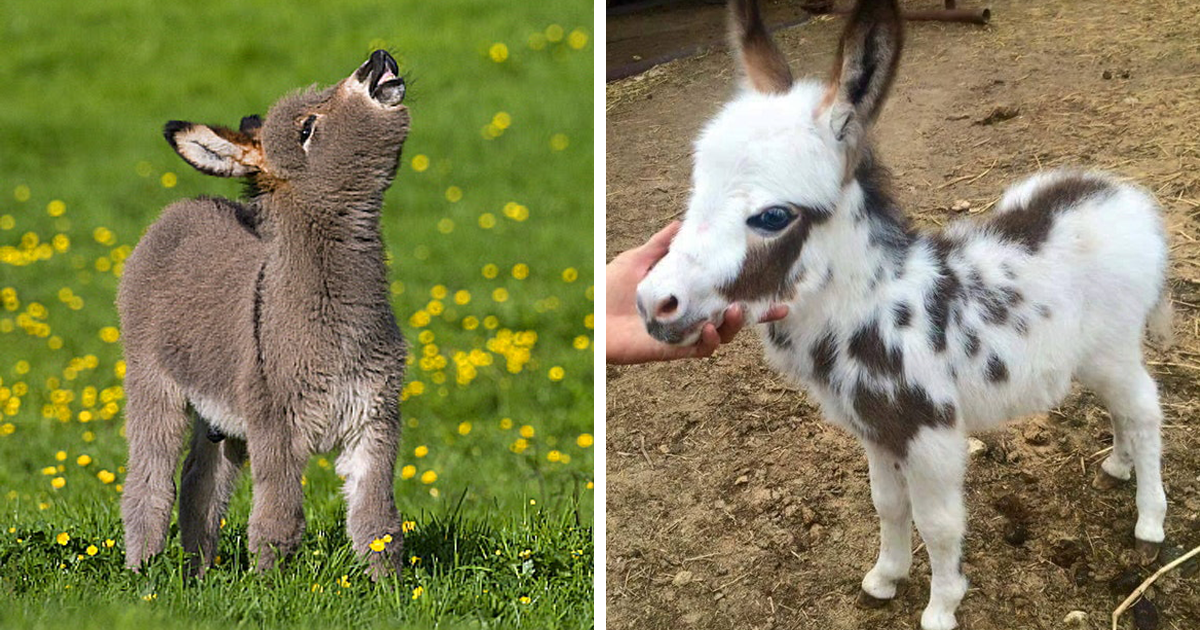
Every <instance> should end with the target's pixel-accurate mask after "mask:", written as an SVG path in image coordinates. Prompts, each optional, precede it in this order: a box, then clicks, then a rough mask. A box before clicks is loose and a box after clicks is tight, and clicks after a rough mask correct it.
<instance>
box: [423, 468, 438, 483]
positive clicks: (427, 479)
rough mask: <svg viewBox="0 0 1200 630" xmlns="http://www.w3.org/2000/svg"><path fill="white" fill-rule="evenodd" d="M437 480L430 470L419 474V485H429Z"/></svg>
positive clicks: (435, 474) (436, 476)
mask: <svg viewBox="0 0 1200 630" xmlns="http://www.w3.org/2000/svg"><path fill="white" fill-rule="evenodd" d="M437 478H438V475H437V473H436V472H434V471H432V470H426V471H425V472H423V473H421V483H424V484H431V483H433V482H435V481H437Z"/></svg>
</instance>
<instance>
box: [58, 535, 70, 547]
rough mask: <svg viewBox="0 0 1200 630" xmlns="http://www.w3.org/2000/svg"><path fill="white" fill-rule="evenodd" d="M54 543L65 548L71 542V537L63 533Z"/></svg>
mask: <svg viewBox="0 0 1200 630" xmlns="http://www.w3.org/2000/svg"><path fill="white" fill-rule="evenodd" d="M54 541H55V542H57V543H58V544H60V545H62V546H64V547H65V546H66V545H67V543H69V542H71V535H70V534H68V533H67V532H62V533H61V534H59V535H57V536H55V537H54Z"/></svg>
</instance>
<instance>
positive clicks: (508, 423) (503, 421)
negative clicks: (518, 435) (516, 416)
mask: <svg viewBox="0 0 1200 630" xmlns="http://www.w3.org/2000/svg"><path fill="white" fill-rule="evenodd" d="M512 427H513V421H512V418H500V428H501V429H504V430H505V431H507V430H509V429H511V428H512Z"/></svg>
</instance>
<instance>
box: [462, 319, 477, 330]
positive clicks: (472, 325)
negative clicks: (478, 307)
mask: <svg viewBox="0 0 1200 630" xmlns="http://www.w3.org/2000/svg"><path fill="white" fill-rule="evenodd" d="M462 327H463V329H465V330H475V329H476V328H479V318H478V317H475V316H474V315H468V316H466V317H464V318H463V320H462Z"/></svg>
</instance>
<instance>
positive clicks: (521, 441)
mask: <svg viewBox="0 0 1200 630" xmlns="http://www.w3.org/2000/svg"><path fill="white" fill-rule="evenodd" d="M527 448H529V442H528V441H527V440H526V439H525V438H517V441H516V442H513V443H512V444H510V445H509V446H508V450H510V451H512V452H514V453H516V454H517V455H520V454H521V453H524V452H525V449H527Z"/></svg>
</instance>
